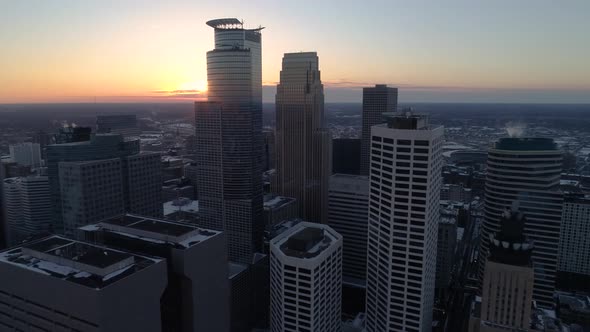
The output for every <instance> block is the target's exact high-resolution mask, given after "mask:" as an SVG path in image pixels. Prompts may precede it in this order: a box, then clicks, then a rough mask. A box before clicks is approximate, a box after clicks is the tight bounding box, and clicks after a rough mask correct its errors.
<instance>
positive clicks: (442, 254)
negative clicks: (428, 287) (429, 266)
mask: <svg viewBox="0 0 590 332" xmlns="http://www.w3.org/2000/svg"><path fill="white" fill-rule="evenodd" d="M457 216H458V213H457V210H455V209H453V208H441V209H440V217H439V219H438V237H437V238H438V241H437V246H436V281H435V287H436V290H437V294H438V295H440V297H441V298H444V296H445V295H446V294H447V292H446V291H447V288H448V287H449V284H450V282H451V275H452V272H453V265H454V264H455V250H456V249H457Z"/></svg>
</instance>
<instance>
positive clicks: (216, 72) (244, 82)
mask: <svg viewBox="0 0 590 332" xmlns="http://www.w3.org/2000/svg"><path fill="white" fill-rule="evenodd" d="M207 25H209V26H210V27H212V28H214V29H215V49H214V50H212V51H209V52H207V82H208V101H206V102H196V105H195V127H196V133H195V145H196V153H197V155H198V156H199V159H198V162H197V163H198V180H197V183H198V188H199V208H200V212H201V223H202V224H203V226H204V227H208V228H213V229H217V230H223V231H225V232H226V235H227V241H228V254H229V259H230V260H232V261H236V262H241V263H249V262H251V261H252V254H253V253H254V252H255V251H256V250H257V249H259V247H260V246H261V244H262V240H261V239H262V227H261V225H262V223H261V221H262V209H263V207H262V206H263V200H262V195H263V192H262V144H263V140H262V57H261V33H260V30H262V28H257V29H245V28H244V27H243V24H242V23H241V22H240V21H239V20H238V19H235V18H226V19H217V20H212V21H209V22H207Z"/></svg>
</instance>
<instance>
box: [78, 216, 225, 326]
mask: <svg viewBox="0 0 590 332" xmlns="http://www.w3.org/2000/svg"><path fill="white" fill-rule="evenodd" d="M77 235H78V236H79V237H81V238H82V239H84V240H86V241H89V242H99V243H102V244H104V245H106V246H109V247H112V248H119V249H121V250H128V251H131V252H134V253H138V254H140V255H147V256H150V257H162V258H165V259H166V260H167V262H168V282H167V285H166V287H165V289H164V292H163V295H162V298H161V301H160V302H159V303H161V308H160V312H161V316H162V330H163V331H183V332H184V331H186V332H188V331H229V323H228V321H229V284H228V282H227V278H228V269H227V254H226V248H225V239H224V235H223V233H221V232H218V231H213V230H206V229H201V228H198V227H196V226H195V225H192V224H186V223H179V222H172V221H166V220H162V219H156V218H149V217H142V216H138V215H131V214H124V215H120V216H116V217H113V218H109V219H105V220H102V221H100V222H99V223H97V224H92V225H87V226H84V227H81V228H80V229H79V230H78V234H77Z"/></svg>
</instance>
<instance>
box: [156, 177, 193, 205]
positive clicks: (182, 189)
mask: <svg viewBox="0 0 590 332" xmlns="http://www.w3.org/2000/svg"><path fill="white" fill-rule="evenodd" d="M181 197H185V198H189V199H195V188H194V187H193V186H192V185H191V182H190V180H189V179H186V178H177V179H172V180H168V181H165V182H164V184H163V185H162V202H168V201H172V200H175V199H178V198H181Z"/></svg>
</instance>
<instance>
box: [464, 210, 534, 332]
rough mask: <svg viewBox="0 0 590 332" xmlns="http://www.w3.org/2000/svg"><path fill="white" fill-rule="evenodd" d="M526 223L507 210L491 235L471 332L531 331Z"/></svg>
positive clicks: (531, 277) (529, 247)
mask: <svg viewBox="0 0 590 332" xmlns="http://www.w3.org/2000/svg"><path fill="white" fill-rule="evenodd" d="M525 220H526V219H525V216H523V214H522V213H520V212H517V211H516V209H515V208H513V210H512V211H510V210H505V212H504V214H503V216H502V217H501V220H500V224H501V225H500V231H499V232H498V233H497V234H490V246H489V253H490V254H489V257H488V260H487V261H486V267H485V272H484V281H483V289H482V296H481V305H480V306H481V307H480V312H481V314H480V315H479V317H477V318H476V319H477V320H478V321H479V324H477V323H476V324H473V328H472V329H470V330H471V331H479V332H501V331H527V330H528V329H529V328H530V327H531V308H532V300H533V283H534V272H533V265H532V261H531V254H532V249H533V243H532V242H531V241H529V240H528V239H527V238H526V237H525V236H524V228H525V222H526V221H525ZM476 316H477V315H476Z"/></svg>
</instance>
